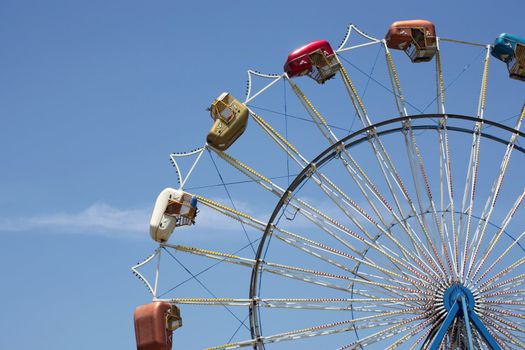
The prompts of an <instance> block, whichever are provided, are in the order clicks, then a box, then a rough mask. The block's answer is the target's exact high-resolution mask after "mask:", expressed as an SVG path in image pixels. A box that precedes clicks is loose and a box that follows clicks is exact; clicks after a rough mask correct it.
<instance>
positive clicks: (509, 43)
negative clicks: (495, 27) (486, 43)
mask: <svg viewBox="0 0 525 350" xmlns="http://www.w3.org/2000/svg"><path fill="white" fill-rule="evenodd" d="M491 54H492V56H494V57H496V58H497V59H498V60H501V61H503V62H505V63H506V64H507V68H508V70H509V76H510V77H511V78H512V79H517V80H521V81H525V39H524V38H520V37H518V36H515V35H511V34H507V33H503V34H501V35H500V36H498V37H497V38H496V41H495V42H494V45H493V46H492V49H491Z"/></svg>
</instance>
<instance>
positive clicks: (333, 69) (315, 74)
mask: <svg viewBox="0 0 525 350" xmlns="http://www.w3.org/2000/svg"><path fill="white" fill-rule="evenodd" d="M339 67H340V65H339V61H338V60H337V57H336V56H335V52H334V50H332V47H331V46H330V44H329V43H328V42H327V41H326V40H317V41H313V42H311V43H309V44H306V45H304V46H302V47H300V48H298V49H297V50H294V51H293V52H292V53H290V54H289V55H288V59H287V60H286V63H285V64H284V71H285V72H286V74H288V77H290V78H293V77H298V76H302V75H308V76H309V77H310V78H312V79H314V80H315V81H317V82H318V83H320V84H323V83H324V82H325V81H327V80H328V79H330V78H332V77H333V76H334V75H335V73H337V70H338V69H339Z"/></svg>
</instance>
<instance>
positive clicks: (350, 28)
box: [335, 24, 381, 53]
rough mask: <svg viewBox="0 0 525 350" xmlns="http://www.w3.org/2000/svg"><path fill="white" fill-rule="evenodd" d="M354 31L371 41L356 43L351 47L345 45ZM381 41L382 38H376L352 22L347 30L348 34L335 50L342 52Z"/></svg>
mask: <svg viewBox="0 0 525 350" xmlns="http://www.w3.org/2000/svg"><path fill="white" fill-rule="evenodd" d="M352 31H355V32H356V33H357V34H358V35H359V36H361V37H362V38H365V39H368V40H370V42H368V43H364V44H359V45H354V46H350V47H345V46H346V44H347V42H348V40H349V39H350V36H351V34H352ZM380 42H381V40H380V39H377V38H374V37H373V36H371V35H369V34H366V33H365V32H363V31H362V30H360V29H359V28H357V26H355V25H354V24H350V25H349V26H348V29H347V30H346V35H345V37H344V38H343V41H342V42H341V45H339V47H338V48H337V50H335V52H337V53H340V52H344V51H349V50H353V49H357V48H360V47H365V46H370V45H375V44H379V43H380Z"/></svg>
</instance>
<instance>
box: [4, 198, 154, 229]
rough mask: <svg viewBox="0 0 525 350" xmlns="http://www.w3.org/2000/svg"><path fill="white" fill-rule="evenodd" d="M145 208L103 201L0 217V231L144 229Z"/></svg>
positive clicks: (147, 218) (145, 223)
mask: <svg viewBox="0 0 525 350" xmlns="http://www.w3.org/2000/svg"><path fill="white" fill-rule="evenodd" d="M148 222H149V210H146V209H119V208H115V207H113V206H111V205H108V204H105V203H95V204H93V205H91V206H89V207H88V208H86V209H84V210H82V211H80V212H76V213H67V212H57V213H51V214H38V215H34V216H29V217H26V216H24V217H18V218H0V231H34V230H45V231H46V232H53V233H84V234H98V235H100V234H108V233H113V234H115V235H125V234H126V233H127V234H131V236H135V237H137V236H138V234H139V233H142V232H147V229H148Z"/></svg>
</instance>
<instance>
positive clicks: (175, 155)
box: [170, 144, 207, 190]
mask: <svg viewBox="0 0 525 350" xmlns="http://www.w3.org/2000/svg"><path fill="white" fill-rule="evenodd" d="M206 148H207V144H205V145H204V146H203V147H200V148H197V149H194V150H191V151H189V152H180V153H179V152H177V153H172V154H170V160H171V164H172V165H173V167H174V168H175V171H176V172H177V181H178V183H179V189H180V190H182V188H183V187H184V185H185V184H186V181H188V179H189V177H190V175H191V174H192V173H193V170H194V169H195V167H196V166H197V163H199V160H200V159H201V157H202V153H204V151H205V150H206ZM195 154H198V156H197V158H196V159H195V161H194V162H193V164H192V165H191V167H190V170H188V173H187V174H186V176H185V177H183V176H182V173H181V171H180V167H179V164H178V163H177V158H181V157H189V156H193V155H195Z"/></svg>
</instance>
